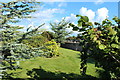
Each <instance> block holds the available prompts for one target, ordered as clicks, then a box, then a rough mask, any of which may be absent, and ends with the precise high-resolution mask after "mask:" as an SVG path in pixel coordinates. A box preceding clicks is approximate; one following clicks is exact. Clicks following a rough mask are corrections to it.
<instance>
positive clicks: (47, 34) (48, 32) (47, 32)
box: [41, 31, 54, 41]
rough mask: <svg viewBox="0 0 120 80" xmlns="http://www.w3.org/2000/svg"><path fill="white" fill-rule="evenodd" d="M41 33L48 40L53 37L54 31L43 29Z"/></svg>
mask: <svg viewBox="0 0 120 80" xmlns="http://www.w3.org/2000/svg"><path fill="white" fill-rule="evenodd" d="M41 35H42V36H44V37H46V38H47V39H48V40H49V41H51V40H52V39H54V33H53V32H50V31H44V32H43V33H42V34H41Z"/></svg>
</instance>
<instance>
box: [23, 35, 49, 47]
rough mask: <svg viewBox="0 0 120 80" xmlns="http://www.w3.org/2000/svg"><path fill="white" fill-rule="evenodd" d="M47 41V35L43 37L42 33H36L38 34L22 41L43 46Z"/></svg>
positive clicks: (34, 45) (29, 44) (30, 44)
mask: <svg viewBox="0 0 120 80" xmlns="http://www.w3.org/2000/svg"><path fill="white" fill-rule="evenodd" d="M47 41H48V39H47V38H46V37H43V36H42V35H36V36H32V37H28V38H27V39H25V40H23V41H22V42H23V43H24V44H27V45H28V46H30V47H41V46H43V44H44V43H45V42H47Z"/></svg>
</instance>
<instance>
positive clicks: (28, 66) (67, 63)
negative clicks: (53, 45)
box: [8, 48, 98, 78]
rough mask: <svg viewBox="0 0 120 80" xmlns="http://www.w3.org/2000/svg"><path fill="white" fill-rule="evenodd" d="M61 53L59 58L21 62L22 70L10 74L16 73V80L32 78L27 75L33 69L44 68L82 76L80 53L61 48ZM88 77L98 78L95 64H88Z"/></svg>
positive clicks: (38, 58) (40, 58)
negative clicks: (17, 79)
mask: <svg viewBox="0 0 120 80" xmlns="http://www.w3.org/2000/svg"><path fill="white" fill-rule="evenodd" d="M59 52H60V53H62V54H61V55H60V56H59V57H54V58H44V57H37V58H34V59H30V60H26V61H20V67H21V68H22V69H17V70H16V71H14V70H8V73H14V75H12V77H14V78H30V76H28V75H27V74H26V73H27V72H28V71H29V70H32V69H33V68H39V66H41V67H42V69H44V70H45V71H49V72H53V73H54V72H62V73H66V74H70V73H73V74H77V75H80V69H79V68H80V56H79V55H80V52H78V51H73V50H69V49H64V48H60V49H59ZM87 75H91V76H93V77H98V73H97V72H96V68H95V67H94V63H89V64H88V69H87Z"/></svg>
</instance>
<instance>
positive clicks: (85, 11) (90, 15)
mask: <svg viewBox="0 0 120 80" xmlns="http://www.w3.org/2000/svg"><path fill="white" fill-rule="evenodd" d="M80 14H81V15H83V16H88V18H89V20H90V21H93V19H94V18H95V12H94V11H92V10H91V9H87V8H85V7H82V8H81V9H80Z"/></svg>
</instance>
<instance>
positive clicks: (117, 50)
mask: <svg viewBox="0 0 120 80" xmlns="http://www.w3.org/2000/svg"><path fill="white" fill-rule="evenodd" d="M77 17H80V19H79V20H78V26H75V25H73V24H70V25H71V26H72V27H73V30H76V31H80V32H82V34H81V36H80V38H81V39H82V41H81V43H80V44H81V46H82V48H83V49H82V51H81V62H82V63H81V67H80V69H81V73H82V74H83V75H84V74H85V73H86V69H87V60H88V59H89V58H92V59H93V60H94V61H95V66H96V67H101V68H103V69H104V72H105V73H106V74H105V77H104V78H115V79H119V78H120V39H119V38H120V28H119V27H118V26H117V25H115V24H113V23H112V22H111V21H110V20H108V19H105V20H103V21H102V24H100V23H98V22H95V23H94V25H96V26H97V27H94V25H93V24H92V22H89V19H88V17H87V16H81V15H77ZM113 20H114V21H115V22H116V23H117V24H120V19H118V18H117V17H114V18H113ZM80 27H82V28H80Z"/></svg>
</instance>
